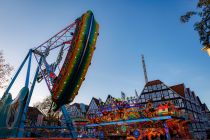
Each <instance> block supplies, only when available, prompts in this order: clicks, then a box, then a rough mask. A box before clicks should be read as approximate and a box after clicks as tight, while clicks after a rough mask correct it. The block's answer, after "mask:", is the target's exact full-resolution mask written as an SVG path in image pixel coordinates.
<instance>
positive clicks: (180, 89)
mask: <svg viewBox="0 0 210 140" xmlns="http://www.w3.org/2000/svg"><path fill="white" fill-rule="evenodd" d="M170 88H171V89H172V90H174V91H175V92H176V93H178V94H179V95H181V96H182V97H185V92H184V90H185V86H184V84H179V85H174V86H171V87H170Z"/></svg>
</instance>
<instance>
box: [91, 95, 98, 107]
mask: <svg viewBox="0 0 210 140" xmlns="http://www.w3.org/2000/svg"><path fill="white" fill-rule="evenodd" d="M92 99H93V100H94V101H95V103H96V105H97V106H98V105H99V100H98V99H96V98H95V97H93V98H92Z"/></svg>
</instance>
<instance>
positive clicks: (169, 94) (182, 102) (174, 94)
mask: <svg viewBox="0 0 210 140" xmlns="http://www.w3.org/2000/svg"><path fill="white" fill-rule="evenodd" d="M149 101H151V102H152V104H153V107H157V106H158V105H159V104H162V103H164V102H168V101H170V102H172V103H173V104H174V105H175V106H176V107H177V108H179V109H180V110H181V111H182V112H183V114H184V116H185V117H186V118H188V119H191V120H192V123H191V124H189V128H190V130H191V134H192V135H193V136H194V138H199V139H202V138H203V139H205V138H206V129H205V124H204V121H203V116H202V107H201V104H200V102H199V97H198V96H196V95H195V93H194V92H193V91H191V90H190V89H189V88H186V87H185V85H184V84H179V85H174V86H170V87H169V86H167V85H165V84H164V83H163V82H161V81H160V80H155V81H150V82H148V83H147V84H146V85H145V86H144V89H143V90H142V93H141V95H140V96H139V99H138V102H139V103H141V104H143V105H146V104H147V103H148V102H149Z"/></svg>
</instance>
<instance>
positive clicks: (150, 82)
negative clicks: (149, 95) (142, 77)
mask: <svg viewBox="0 0 210 140" xmlns="http://www.w3.org/2000/svg"><path fill="white" fill-rule="evenodd" d="M162 83H163V82H162V81H160V80H153V81H149V82H147V83H146V85H145V87H146V86H152V85H157V84H162Z"/></svg>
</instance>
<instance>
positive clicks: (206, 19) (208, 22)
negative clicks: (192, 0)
mask: <svg viewBox="0 0 210 140" xmlns="http://www.w3.org/2000/svg"><path fill="white" fill-rule="evenodd" d="M195 15H197V16H198V18H199V19H200V20H199V21H197V22H195V24H194V30H196V31H197V32H198V34H199V37H200V42H201V44H202V45H204V46H206V47H208V48H210V41H209V36H210V0H199V1H198V3H197V9H196V10H194V11H188V12H186V13H185V14H184V15H182V16H181V17H180V20H181V22H183V23H186V22H188V21H189V20H190V18H191V17H192V16H195Z"/></svg>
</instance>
